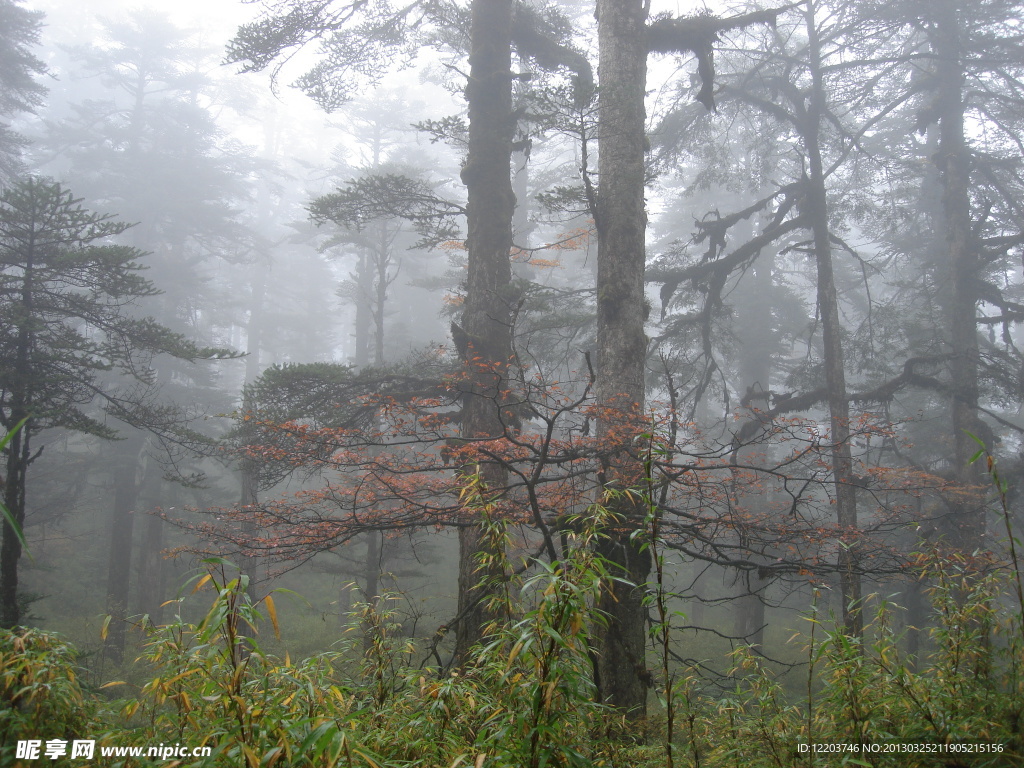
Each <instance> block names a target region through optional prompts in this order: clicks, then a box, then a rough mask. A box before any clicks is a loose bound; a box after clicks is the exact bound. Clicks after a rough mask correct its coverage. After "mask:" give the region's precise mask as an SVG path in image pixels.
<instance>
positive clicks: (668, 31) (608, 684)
mask: <svg viewBox="0 0 1024 768" xmlns="http://www.w3.org/2000/svg"><path fill="white" fill-rule="evenodd" d="M649 9H650V4H649V3H648V2H646V1H645V0H628V2H617V1H616V0H598V3H597V17H598V47H599V59H600V62H599V69H598V75H599V82H600V89H599V105H598V106H599V113H598V145H599V185H598V193H597V201H596V216H595V218H596V225H597V235H598V276H597V328H598V330H597V333H598V340H597V341H598V344H597V345H598V355H599V357H598V364H597V373H598V380H597V405H598V413H599V414H600V418H599V421H598V435H599V436H611V435H612V434H616V433H617V435H618V436H617V438H616V439H615V440H613V441H612V442H613V443H616V444H619V445H622V444H628V443H629V440H628V434H629V433H630V432H631V431H632V432H634V433H636V432H638V430H640V429H642V428H643V425H642V423H641V420H642V418H643V410H644V374H645V360H646V354H647V337H646V336H645V334H644V322H645V320H646V318H647V313H648V311H649V309H648V304H647V301H646V297H645V294H644V270H645V266H646V227H647V214H646V211H645V207H644V190H645V183H646V176H645V161H644V149H645V146H646V145H647V141H646V137H645V135H644V127H645V115H646V113H645V107H644V96H645V94H646V88H647V56H648V55H649V54H650V53H653V52H660V53H694V54H696V56H697V58H698V64H699V72H700V75H701V78H702V88H701V91H700V93H699V94H698V96H697V98H698V100H699V101H700V102H701V103H703V104H704V105H705V106H706V107H708V108H712V107H713V106H714V91H713V89H714V82H713V76H714V66H713V55H714V52H713V47H714V43H715V41H716V40H717V36H718V33H719V32H721V31H724V30H728V29H735V28H738V27H743V26H746V25H749V24H754V23H763V22H767V23H774V21H775V18H776V16H777V15H778V12H777V11H765V12H760V13H752V14H746V15H743V16H737V17H733V18H727V19H717V18H715V17H711V16H698V17H694V18H690V19H676V18H672V17H671V16H661V17H658V18H657V19H655V20H653V21H652V22H650V23H648V13H649ZM624 431H625V433H626V436H627V439H626V441H625V442H624V443H623V442H620V441H622V437H623V432H624ZM604 464H605V467H604V479H605V482H606V483H607V484H609V485H610V486H611V487H613V488H616V487H617V488H618V489H619V490H624V489H626V488H628V487H629V486H631V485H634V484H636V483H638V482H639V481H640V480H641V478H642V466H641V463H640V462H639V460H638V459H637V458H635V457H630V456H629V455H628V454H627V453H625V452H623V451H621V450H620V451H619V452H618V453H617V454H613V455H611V456H608V457H607V458H606V459H605V461H604ZM616 498H617V501H615V502H614V503H613V504H612V507H613V509H612V511H613V512H614V513H615V515H616V516H617V518H618V522H617V523H616V524H615V527H614V528H613V530H612V531H610V532H609V535H608V537H607V538H606V539H605V540H604V542H603V544H602V547H603V549H604V552H603V554H604V555H605V557H607V558H608V560H609V562H610V563H612V564H614V566H616V567H617V568H618V569H619V570H620V571H621V573H620V574H619V575H620V576H622V577H624V579H625V580H620V581H614V582H612V583H611V584H609V586H608V588H607V589H606V590H605V592H604V593H603V597H602V603H601V608H602V610H604V611H605V612H606V614H607V615H608V617H609V618H608V622H607V626H606V627H605V628H604V629H603V630H602V632H601V636H600V648H599V651H598V676H599V680H598V686H599V689H600V691H601V696H602V698H604V700H606V701H608V702H609V703H611V704H613V705H614V706H615V707H617V708H619V709H621V710H623V711H624V712H626V713H628V714H629V715H631V716H634V717H637V716H642V715H643V714H644V713H645V712H646V701H647V691H646V687H647V685H648V681H649V677H650V676H649V673H648V672H647V668H646V664H645V662H644V658H645V653H644V649H645V646H646V640H647V638H646V632H645V630H644V616H645V613H646V611H645V608H644V601H643V589H644V587H643V585H644V583H645V582H646V580H647V575H648V574H649V572H650V567H651V564H650V555H649V554H648V552H647V549H646V546H645V542H644V541H643V540H642V538H641V537H638V536H637V535H636V533H637V530H638V528H639V526H641V525H642V524H643V516H644V513H645V512H646V508H645V507H643V505H640V504H638V502H637V501H636V498H635V496H633V495H630V494H624V495H620V496H618V497H616Z"/></svg>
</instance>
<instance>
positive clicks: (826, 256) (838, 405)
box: [804, 0, 864, 636]
mask: <svg viewBox="0 0 1024 768" xmlns="http://www.w3.org/2000/svg"><path fill="white" fill-rule="evenodd" d="M814 11H815V3H814V2H813V0H808V2H807V5H806V14H807V16H806V18H807V38H808V48H809V55H810V62H809V63H810V68H811V78H812V90H811V99H810V104H809V106H808V110H807V117H806V124H805V130H804V142H805V144H806V149H807V160H808V179H807V182H806V196H805V198H804V201H805V205H806V211H807V215H808V219H809V220H810V226H811V234H812V238H813V241H814V258H815V263H816V265H817V270H818V311H819V312H820V313H821V331H822V346H823V355H824V360H825V385H826V387H827V388H828V411H829V429H830V434H831V441H832V447H831V454H832V476H833V481H834V483H835V502H836V518H837V522H838V523H839V528H840V539H839V555H838V562H837V567H838V569H839V593H840V599H841V600H842V603H843V605H842V614H843V626H844V627H845V629H846V631H847V633H849V634H851V635H854V636H860V635H861V633H862V632H863V629H864V623H863V618H862V617H861V613H860V607H861V606H860V601H861V582H860V574H859V571H860V562H859V557H858V553H857V493H856V488H855V486H854V479H853V478H854V475H853V456H852V454H851V450H850V405H849V401H848V400H847V398H846V372H845V369H844V361H843V342H842V337H841V335H840V334H841V330H842V326H841V325H840V322H839V301H838V299H837V297H836V284H835V276H834V274H833V265H832V242H831V238H830V237H829V226H828V193H827V191H826V188H825V172H824V168H823V166H822V160H821V146H820V142H819V131H820V128H821V119H822V116H823V114H824V113H825V100H826V95H825V94H826V92H825V84H824V76H823V74H822V63H821V50H820V42H819V40H818V28H817V24H816V22H815V17H814Z"/></svg>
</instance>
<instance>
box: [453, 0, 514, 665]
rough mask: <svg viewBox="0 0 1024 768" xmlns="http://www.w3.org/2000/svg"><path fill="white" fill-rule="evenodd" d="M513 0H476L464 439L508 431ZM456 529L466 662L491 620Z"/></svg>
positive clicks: (473, 558) (470, 553)
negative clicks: (504, 399) (505, 395)
mask: <svg viewBox="0 0 1024 768" xmlns="http://www.w3.org/2000/svg"><path fill="white" fill-rule="evenodd" d="M511 26H512V1H511V0H473V4H472V22H471V26H470V56H469V63H470V76H469V84H468V85H467V87H466V98H467V100H468V102H469V151H468V154H467V157H466V164H465V167H464V168H463V170H462V180H463V182H465V184H466V187H467V191H468V199H469V203H468V212H467V217H468V220H469V237H468V239H467V242H466V247H467V250H468V252H469V275H468V278H467V284H466V303H465V311H464V314H463V326H464V330H465V333H466V336H467V337H468V349H467V353H466V360H465V363H464V365H465V370H466V375H467V382H466V386H465V390H466V391H465V396H464V400H463V412H462V436H463V437H464V438H467V439H478V438H481V437H497V436H500V435H502V434H503V433H504V429H505V427H504V424H503V423H502V413H501V406H502V403H501V399H502V397H503V391H504V390H505V382H506V381H507V367H508V363H509V358H510V356H511V350H512V329H511V309H510V306H509V302H510V296H509V282H510V280H511V266H510V264H509V255H510V251H511V248H512V215H513V211H514V209H515V194H514V193H513V192H512V182H511V162H512V132H513V130H514V128H515V125H514V121H513V120H512V79H511V71H512V56H511ZM479 471H480V473H481V475H482V478H483V481H484V483H485V484H486V486H487V487H488V488H491V489H498V488H501V487H503V486H504V485H505V482H506V480H505V472H504V470H503V469H502V468H501V466H500V465H498V464H496V463H486V464H484V465H482V466H481V467H480V468H479ZM466 523H467V525H465V526H464V527H462V528H460V529H459V615H460V617H461V620H460V621H459V623H458V626H457V627H456V636H455V659H456V663H457V664H462V663H464V662H465V661H466V660H467V659H468V657H469V650H470V648H471V647H472V646H473V645H475V644H476V643H477V642H479V641H480V639H481V636H482V633H483V628H484V626H485V625H486V623H487V621H488V618H489V617H488V615H487V611H486V608H485V605H484V598H485V595H484V594H483V590H481V589H480V588H479V584H480V574H479V573H478V572H477V559H478V555H479V552H480V548H481V531H480V527H479V526H478V525H477V524H476V522H475V521H473V520H467V521H466Z"/></svg>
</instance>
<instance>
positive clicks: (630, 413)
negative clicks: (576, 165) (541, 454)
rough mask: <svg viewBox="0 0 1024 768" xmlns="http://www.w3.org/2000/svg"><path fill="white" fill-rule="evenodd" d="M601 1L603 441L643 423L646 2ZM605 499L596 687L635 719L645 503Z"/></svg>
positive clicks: (639, 703) (613, 461) (626, 460)
mask: <svg viewBox="0 0 1024 768" xmlns="http://www.w3.org/2000/svg"><path fill="white" fill-rule="evenodd" d="M597 9H598V44H599V48H600V54H599V77H600V89H599V91H598V99H599V101H598V109H599V117H598V148H599V158H598V169H599V175H598V196H597V221H596V224H597V233H598V250H597V253H598V267H597V347H598V360H597V387H596V389H597V403H598V414H599V416H598V422H597V438H598V441H599V443H600V442H604V441H605V440H609V439H614V440H615V442H616V443H618V444H621V442H620V437H621V432H620V430H622V429H625V430H626V431H627V432H629V431H639V430H640V429H642V428H643V421H642V415H643V407H644V361H645V358H646V353H647V337H646V336H645V335H644V320H645V317H646V312H647V301H646V297H645V294H644V266H645V256H646V251H645V248H646V242H645V239H646V238H645V235H646V228H647V213H646V211H645V208H644V138H645V137H644V121H645V109H644V95H645V89H646V81H647V50H646V48H645V43H644V25H645V23H646V20H647V4H646V3H645V2H643V0H598V4H597ZM613 434H615V435H616V436H615V437H614V438H613ZM626 442H629V441H628V440H627V441H626ZM604 479H605V482H606V484H607V485H608V486H609V487H611V488H618V489H624V488H628V487H631V486H634V485H635V484H637V483H639V482H640V480H641V479H642V467H640V466H638V462H637V461H635V460H634V459H631V458H630V457H629V456H628V455H626V453H625V452H619V453H618V454H613V455H611V456H609V457H607V460H606V465H605V469H604ZM610 507H611V508H610V511H611V512H613V513H614V514H615V515H616V517H617V520H618V522H617V523H616V524H615V525H614V526H613V528H612V529H611V530H609V531H607V538H605V539H603V540H602V543H601V544H600V545H599V551H600V553H601V554H602V555H603V556H604V557H605V558H606V559H607V560H608V561H609V564H610V565H611V566H612V569H613V570H614V571H617V573H616V575H617V576H620V577H622V578H623V579H625V582H623V581H618V580H617V581H613V582H611V583H609V584H607V585H606V587H605V589H604V590H603V591H602V596H601V599H600V601H599V605H598V607H599V608H600V610H601V611H603V612H604V614H605V616H606V617H607V626H605V627H603V628H601V629H600V631H599V633H598V663H597V672H598V678H599V681H598V682H599V692H600V696H601V698H602V700H603V701H604V702H606V703H608V704H610V705H612V706H613V707H615V708H616V709H618V710H620V711H621V712H623V713H625V714H626V715H627V717H630V718H640V717H643V716H644V715H645V714H646V711H647V688H648V684H649V679H650V677H649V674H648V672H647V667H646V663H645V655H646V654H645V651H646V645H647V621H646V616H647V609H646V607H645V606H644V603H643V597H644V584H645V583H646V581H647V578H648V575H649V574H650V570H651V559H650V555H649V553H648V552H647V550H646V548H645V547H644V546H643V544H644V542H643V541H642V539H639V538H637V537H635V536H634V535H633V534H634V533H635V532H636V531H637V530H638V529H639V528H640V527H642V526H643V524H644V516H645V513H646V509H645V508H644V505H642V504H638V503H637V502H636V500H635V498H634V497H633V496H629V495H623V496H618V497H610Z"/></svg>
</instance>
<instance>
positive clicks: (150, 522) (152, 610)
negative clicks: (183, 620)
mask: <svg viewBox="0 0 1024 768" xmlns="http://www.w3.org/2000/svg"><path fill="white" fill-rule="evenodd" d="M153 470H154V468H153V467H151V468H150V471H149V472H148V473H147V476H146V480H145V483H146V489H147V492H146V493H145V494H144V498H145V500H146V506H147V508H148V507H149V506H150V501H151V499H152V497H151V494H150V491H151V490H152V488H153V487H154V486H155V487H156V488H157V489H160V488H161V487H162V488H163V493H162V494H161V495H160V497H159V500H158V501H156V503H154V504H152V506H158V505H159V504H164V505H166V506H165V508H169V507H174V506H176V501H175V497H176V495H177V488H178V486H177V484H176V483H169V482H166V481H161V479H160V477H159V475H157V473H156V472H154V471H153ZM163 549H164V521H163V518H161V517H160V516H159V515H154V514H149V515H146V526H145V529H144V530H143V533H142V545H141V548H140V550H139V563H138V568H137V574H138V583H139V597H138V605H139V613H141V614H144V615H146V616H149V620H150V621H151V622H152V623H153V624H161V623H162V622H163V603H164V600H165V599H166V598H165V595H164V587H165V583H164V582H165V579H164V575H165V573H166V569H165V568H164V558H163Z"/></svg>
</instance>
